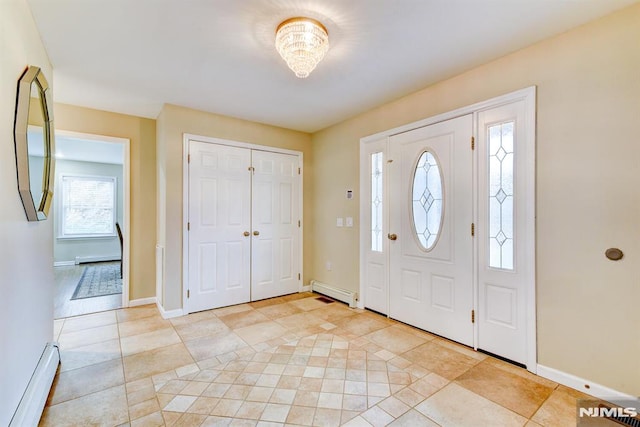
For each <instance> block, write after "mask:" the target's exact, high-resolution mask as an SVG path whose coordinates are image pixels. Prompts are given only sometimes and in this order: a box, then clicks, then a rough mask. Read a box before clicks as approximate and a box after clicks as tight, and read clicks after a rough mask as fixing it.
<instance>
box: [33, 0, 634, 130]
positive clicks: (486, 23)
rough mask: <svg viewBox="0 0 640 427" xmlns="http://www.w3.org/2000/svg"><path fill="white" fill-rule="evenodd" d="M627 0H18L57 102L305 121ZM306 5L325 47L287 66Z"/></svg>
mask: <svg viewBox="0 0 640 427" xmlns="http://www.w3.org/2000/svg"><path fill="white" fill-rule="evenodd" d="M637 1H638V0H103V1H100V0H55V1H53V0H28V2H29V4H30V6H31V9H32V11H33V16H34V18H35V21H36V24H37V26H38V29H39V30H40V34H41V36H42V39H43V41H44V44H45V47H46V49H47V51H48V53H49V57H50V59H51V62H52V64H53V66H54V99H55V100H56V101H57V102H63V103H68V104H75V105H81V106H86V107H92V108H97V109H102V110H108V111H115V112H120V113H126V114H132V115H137V116H142V117H149V118H156V117H157V115H158V113H159V112H160V110H161V108H162V105H163V104H164V103H171V104H176V105H182V106H186V107H191V108H195V109H198V110H204V111H209V112H213V113H218V114H223V115H228V116H232V117H238V118H243V119H247V120H252V121H256V122H261V123H267V124H271V125H276V126H282V127H285V128H290V129H297V130H302V131H307V132H314V131H317V130H319V129H322V128H325V127H327V126H329V125H332V124H334V123H337V122H340V121H342V120H344V119H346V118H348V117H351V116H354V115H356V114H359V113H361V112H364V111H366V110H369V109H371V108H374V107H376V106H378V105H380V104H383V103H385V102H388V101H391V100H393V99H397V98H399V97H401V96H404V95H407V94H409V93H411V92H414V91H416V90H418V89H421V88H423V87H426V86H428V85H430V84H433V83H435V82H437V81H440V80H443V79H446V78H448V77H451V76H454V75H456V74H459V73H461V72H464V71H466V70H468V69H471V68H473V67H476V66H478V65H480V64H483V63H486V62H488V61H491V60H493V59H495V58H498V57H500V56H503V55H505V54H507V53H510V52H513V51H515V50H518V49H520V48H523V47H525V46H528V45H531V44H533V43H535V42H537V41H539V40H542V39H545V38H548V37H550V36H552V35H555V34H559V33H561V32H564V31H566V30H568V29H570V28H572V27H575V26H578V25H580V24H582V23H585V22H588V21H590V20H593V19H595V18H597V17H600V16H603V15H606V14H608V13H610V12H612V11H614V10H616V9H620V8H622V7H625V6H628V5H630V4H632V3H636V2H637ZM292 16H309V17H313V18H316V19H318V20H320V21H321V22H323V23H324V24H325V26H326V27H327V29H328V31H329V38H330V44H331V49H330V50H329V53H328V54H327V56H326V57H325V59H324V61H323V62H321V63H320V64H319V65H318V67H317V68H316V70H315V71H314V72H313V73H312V74H311V76H310V77H309V78H307V79H298V78H296V77H295V75H294V74H293V72H291V71H290V70H289V69H288V68H287V67H286V64H285V63H284V61H283V60H282V59H281V58H280V56H279V55H278V53H277V52H276V51H275V49H274V47H273V42H274V39H275V35H274V32H275V28H276V27H277V25H278V24H279V23H280V22H281V21H283V20H284V19H286V18H289V17H292Z"/></svg>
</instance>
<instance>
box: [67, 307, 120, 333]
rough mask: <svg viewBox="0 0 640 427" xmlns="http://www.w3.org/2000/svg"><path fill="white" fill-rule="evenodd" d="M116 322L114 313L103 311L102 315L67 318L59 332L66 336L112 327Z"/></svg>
mask: <svg viewBox="0 0 640 427" xmlns="http://www.w3.org/2000/svg"><path fill="white" fill-rule="evenodd" d="M116 322H117V320H116V314H115V312H114V311H103V312H102V313H94V314H87V315H85V316H77V317H69V318H68V319H65V320H64V327H62V330H61V332H62V333H64V334H66V333H69V332H77V331H82V330H84V329H92V328H96V327H98V326H105V325H112V324H114V323H116Z"/></svg>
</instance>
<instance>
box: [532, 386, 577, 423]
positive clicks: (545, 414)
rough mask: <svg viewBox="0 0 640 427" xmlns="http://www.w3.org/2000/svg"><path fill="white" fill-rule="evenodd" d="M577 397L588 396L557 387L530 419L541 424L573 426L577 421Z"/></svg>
mask: <svg viewBox="0 0 640 427" xmlns="http://www.w3.org/2000/svg"><path fill="white" fill-rule="evenodd" d="M579 398H588V396H587V395H585V394H583V393H580V392H578V391H575V390H569V389H567V388H562V387H559V388H558V389H557V390H554V391H553V392H552V393H551V395H550V396H549V398H548V399H547V400H546V401H545V402H544V403H543V404H542V406H541V407H540V409H538V410H537V411H536V413H535V414H534V415H533V417H531V421H534V422H536V423H538V424H540V425H543V426H548V425H553V426H558V427H563V426H572V427H573V426H575V425H576V423H577V417H576V414H577V410H576V407H577V406H576V405H577V399H579Z"/></svg>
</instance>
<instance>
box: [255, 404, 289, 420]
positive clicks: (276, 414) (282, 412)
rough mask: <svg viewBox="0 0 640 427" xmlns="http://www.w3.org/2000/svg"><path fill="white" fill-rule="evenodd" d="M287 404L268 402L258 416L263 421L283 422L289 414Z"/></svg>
mask: <svg viewBox="0 0 640 427" xmlns="http://www.w3.org/2000/svg"><path fill="white" fill-rule="evenodd" d="M290 408H291V407H290V406H289V405H280V404H278V403H268V404H267V406H266V407H265V408H264V411H263V412H262V416H261V417H260V419H261V420H263V421H272V422H277V423H283V422H285V420H286V419H287V415H289V409H290Z"/></svg>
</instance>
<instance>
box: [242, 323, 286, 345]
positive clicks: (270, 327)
mask: <svg viewBox="0 0 640 427" xmlns="http://www.w3.org/2000/svg"><path fill="white" fill-rule="evenodd" d="M234 332H235V333H236V334H238V336H240V338H242V339H243V340H244V341H245V342H246V343H247V344H249V345H255V344H258V343H262V342H265V341H268V340H271V339H274V338H279V337H281V336H283V335H285V334H286V333H287V332H288V331H287V329H285V328H284V327H283V326H282V325H279V324H278V323H276V322H273V321H269V322H263V323H258V324H256V325H251V326H247V327H244V328H239V329H235V330H234Z"/></svg>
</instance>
